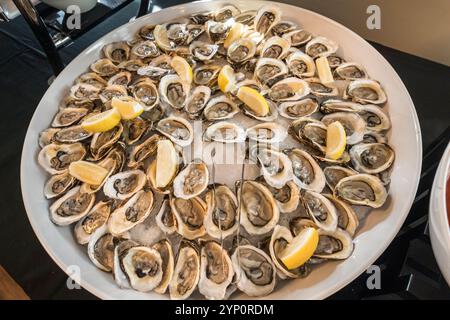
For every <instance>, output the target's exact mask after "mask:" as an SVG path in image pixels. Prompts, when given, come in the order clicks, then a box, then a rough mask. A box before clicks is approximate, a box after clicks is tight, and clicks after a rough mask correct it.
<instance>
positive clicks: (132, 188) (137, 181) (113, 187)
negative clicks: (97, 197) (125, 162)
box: [103, 170, 147, 200]
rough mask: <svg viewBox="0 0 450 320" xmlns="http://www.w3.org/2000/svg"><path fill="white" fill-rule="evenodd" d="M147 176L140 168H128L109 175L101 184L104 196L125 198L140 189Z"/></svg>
mask: <svg viewBox="0 0 450 320" xmlns="http://www.w3.org/2000/svg"><path fill="white" fill-rule="evenodd" d="M146 182H147V177H146V175H145V173H144V172H143V171H141V170H129V171H122V172H119V173H116V174H115V175H112V176H110V177H109V178H108V179H107V180H106V182H105V184H104V185H103V193H104V194H105V196H107V197H109V198H112V199H118V200H125V199H128V198H130V197H131V196H132V195H134V194H135V193H137V192H138V191H139V190H141V189H142V188H143V187H144V185H145V183H146Z"/></svg>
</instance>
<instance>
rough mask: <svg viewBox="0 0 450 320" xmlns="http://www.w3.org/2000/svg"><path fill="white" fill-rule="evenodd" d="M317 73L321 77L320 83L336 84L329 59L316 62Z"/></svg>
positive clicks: (321, 58) (320, 59)
mask: <svg viewBox="0 0 450 320" xmlns="http://www.w3.org/2000/svg"><path fill="white" fill-rule="evenodd" d="M316 68H317V73H318V75H319V79H320V82H322V83H323V84H329V83H332V82H334V79H333V73H332V72H331V68H330V64H329V63H328V59H327V57H320V58H318V59H317V60H316Z"/></svg>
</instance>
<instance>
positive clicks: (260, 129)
mask: <svg viewBox="0 0 450 320" xmlns="http://www.w3.org/2000/svg"><path fill="white" fill-rule="evenodd" d="M287 134H288V133H287V130H286V129H285V128H284V127H283V126H282V125H280V124H278V123H275V122H266V123H260V124H257V125H254V126H253V127H250V128H248V129H247V137H248V138H249V139H251V140H253V141H256V142H259V143H262V144H272V143H280V142H282V141H284V139H286V137H287Z"/></svg>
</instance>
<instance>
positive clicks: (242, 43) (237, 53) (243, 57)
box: [227, 38, 256, 64]
mask: <svg viewBox="0 0 450 320" xmlns="http://www.w3.org/2000/svg"><path fill="white" fill-rule="evenodd" d="M255 53H256V44H255V42H254V41H252V40H251V39H248V38H240V39H238V40H236V41H234V42H233V43H232V44H231V45H230V46H229V47H228V49H227V59H228V61H229V62H230V63H232V64H233V63H234V64H239V63H243V62H245V61H247V60H249V59H251V58H253V56H254V55H255Z"/></svg>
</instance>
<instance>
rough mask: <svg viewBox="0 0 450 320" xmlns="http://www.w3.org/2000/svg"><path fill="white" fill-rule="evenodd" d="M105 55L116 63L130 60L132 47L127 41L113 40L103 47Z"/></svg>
mask: <svg viewBox="0 0 450 320" xmlns="http://www.w3.org/2000/svg"><path fill="white" fill-rule="evenodd" d="M103 53H104V54H105V57H106V58H108V59H109V60H111V61H112V62H114V63H121V62H124V61H126V60H128V58H129V56H130V47H129V46H128V45H127V43H126V42H123V41H121V42H113V43H109V44H107V45H105V46H104V47H103Z"/></svg>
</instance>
